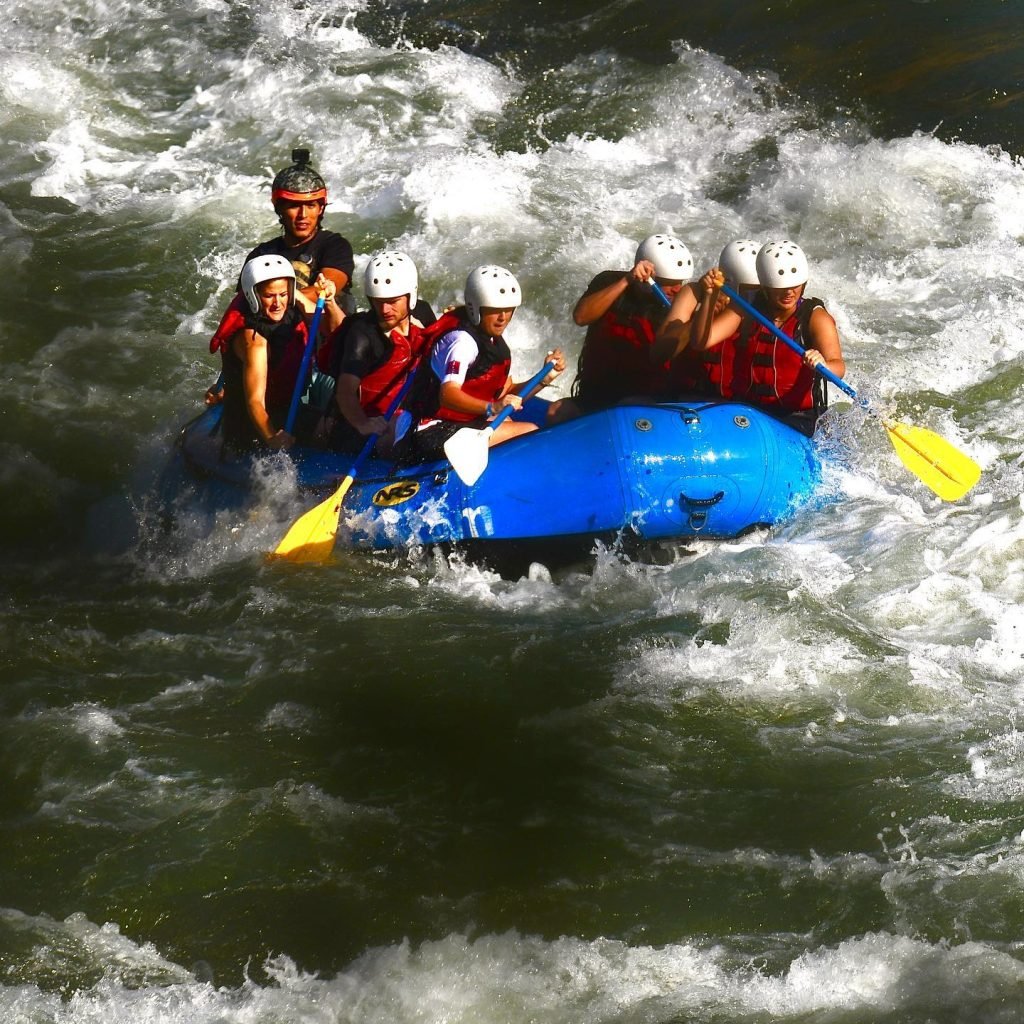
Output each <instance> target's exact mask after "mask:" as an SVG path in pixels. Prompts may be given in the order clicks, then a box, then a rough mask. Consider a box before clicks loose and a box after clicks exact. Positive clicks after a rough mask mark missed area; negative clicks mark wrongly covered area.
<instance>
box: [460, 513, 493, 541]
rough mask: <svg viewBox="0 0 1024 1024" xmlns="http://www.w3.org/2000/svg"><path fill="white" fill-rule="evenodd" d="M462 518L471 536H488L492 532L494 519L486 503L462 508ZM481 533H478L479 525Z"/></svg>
mask: <svg viewBox="0 0 1024 1024" xmlns="http://www.w3.org/2000/svg"><path fill="white" fill-rule="evenodd" d="M462 518H463V519H465V520H466V526H467V528H468V529H469V535H470V536H471V537H474V538H476V537H481V536H482V537H490V536H492V535H493V534H494V520H493V519H492V517H491V509H490V506H488V505H478V506H477V507H476V508H464V509H463V510H462ZM481 526H482V527H483V531H484V532H483V533H482V534H481V533H480V527H481Z"/></svg>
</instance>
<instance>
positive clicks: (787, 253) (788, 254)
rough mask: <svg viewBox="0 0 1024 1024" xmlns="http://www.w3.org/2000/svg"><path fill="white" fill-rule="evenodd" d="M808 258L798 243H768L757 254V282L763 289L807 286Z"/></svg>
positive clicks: (784, 241)
mask: <svg viewBox="0 0 1024 1024" xmlns="http://www.w3.org/2000/svg"><path fill="white" fill-rule="evenodd" d="M809 276H810V273H809V271H808V267H807V257H806V256H805V255H804V251H803V249H801V248H800V246H799V245H797V244H796V242H791V241H789V239H788V238H784V239H783V240H782V241H780V242H766V243H765V244H764V245H763V246H761V251H760V252H759V253H758V254H757V280H758V282H759V283H760V285H761V287H762V288H795V287H797V286H798V285H801V284H807V278H808V277H809Z"/></svg>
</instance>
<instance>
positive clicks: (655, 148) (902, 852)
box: [0, 0, 1024, 1024]
mask: <svg viewBox="0 0 1024 1024" xmlns="http://www.w3.org/2000/svg"><path fill="white" fill-rule="evenodd" d="M0 11H2V13H3V14H4V20H5V46H4V51H3V53H2V55H0V71H2V75H0V130H2V132H3V138H4V141H5V145H4V146H3V148H2V150H0V224H2V231H0V254H2V256H3V267H4V275H3V280H4V284H5V289H4V301H3V302H2V303H0V348H2V353H3V367H4V369H3V376H4V385H3V393H4V399H3V404H2V407H0V409H2V412H0V423H2V425H3V431H2V434H0V556H2V564H3V573H2V583H0V617H2V618H0V622H2V630H0V638H2V639H0V710H2V718H0V729H2V737H0V738H2V742H0V766H2V777H3V785H2V787H0V820H2V823H3V836H4V841H3V843H2V844H0V1019H2V1020H3V1021H5V1022H17V1024H22V1022H25V1024H28V1022H32V1024H41V1022H59V1024H84V1022H103V1024H108V1022H112V1021H125V1022H129V1021H131V1022H139V1021H150V1022H160V1024H164V1022H167V1024H192V1022H199V1024H293V1022H294V1024H298V1022H303V1024H305V1022H317V1024H319V1022H359V1024H364V1022H383V1021H388V1022H399V1024H402V1022H440V1021H445V1022H459V1024H462V1022H477V1021H481V1022H482V1021H487V1022H492V1021H502V1022H524V1024H525V1022H552V1024H553V1022H580V1024H583V1022H587V1024H593V1022H609V1024H611V1022H615V1024H655V1022H658V1024H660V1022H666V1024H667V1022H684V1021H685V1022H694V1024H698V1022H699V1024H711V1022H715V1024H719V1022H726V1021H728V1022H750V1024H753V1022H757V1024H761V1022H768V1021H781V1022H810V1021H813V1022H815V1024H825V1022H827V1024H833V1022H835V1024H840V1022H841V1024H848V1022H853V1021H857V1022H860V1021H867V1020H870V1021H874V1022H887V1024H897V1022H898V1024H931V1022H943V1024H945V1022H950V1024H953V1022H956V1024H960V1022H963V1024H967V1022H970V1024H976V1022H985V1024H988V1022H999V1024H1002V1022H1007V1024H1008V1022H1011V1021H1013V1022H1016V1021H1019V1020H1020V1019H1021V1016H1022V1014H1024V781H1022V768H1024V740H1022V738H1021V733H1020V731H1019V725H1020V722H1019V717H1020V709H1021V702H1022V697H1024V690H1022V687H1024V615H1022V613H1021V607H1020V602H1021V596H1022V593H1024V509H1022V498H1021V493H1022V479H1024V465H1022V457H1021V445H1020V440H1019V435H1020V423H1021V422H1022V414H1024V410H1022V408H1021V405H1022V402H1021V396H1020V392H1021V384H1022V383H1024V362H1022V353H1024V330H1022V327H1021V322H1022V316H1024V283H1022V282H1024V167H1022V165H1021V163H1020V162H1019V160H1018V159H1017V155H1016V154H1017V153H1019V152H1020V151H1021V143H1022V139H1021V135H1020V129H1019V127H1018V123H1019V121H1020V117H1019V114H1020V110H1019V106H1020V104H1019V99H1018V96H1019V93H1020V86H1021V83H1020V81H1019V60H1018V59H1017V53H1018V52H1019V50H1018V48H1016V47H1015V46H1014V40H1016V39H1018V38H1019V34H1020V31H1021V29H1022V27H1024V11H1022V10H1021V5H1020V4H1018V3H1015V2H1014V3H1010V2H995V0H987V2H984V3H977V4H972V5H966V4H961V3H955V2H953V0H935V2H930V3H929V2H922V3H915V2H910V0H904V2H898V3H891V4H887V5H882V4H877V3H874V2H867V0H859V2H855V3H850V4H844V5H833V4H826V3H824V2H820V0H819V2H810V0H808V2H804V3H796V2H783V3H779V4H777V5H776V4H772V5H771V6H770V7H765V6H764V5H761V4H754V3H750V2H745V0H734V2H729V0H726V2H723V3H719V4H717V5H714V6H713V7H712V8H709V9H707V10H706V11H703V10H697V11H693V10H688V9H683V8H680V7H679V5H676V4H671V5H670V4H668V3H665V2H653V3H645V4H639V3H632V2H627V0H611V2H608V3H605V4H603V5H597V6H595V4H594V3H593V2H590V0H588V2H587V3H583V2H581V0H567V2H564V3H561V4H558V5H553V4H547V3H536V4H530V5H526V4H522V3H515V4H513V3H509V2H505V3H499V2H495V3H480V2H472V3H471V2H468V0H460V2H447V3H441V2H438V0H427V2H422V3H421V2H408V3H405V4H398V3H389V4H375V3H371V2H366V3H359V2H345V0H322V2H299V0H291V2H289V0H267V2H265V3H261V4H248V3H241V2H236V3H225V2H222V0H198V2H196V3H190V4H185V3H182V2H180V0H133V2H132V3H130V4H129V3H127V2H125V0H71V2H69V3H66V4H64V5H61V6H60V8H59V9H53V8H45V7H41V6H40V5H38V4H35V3H29V2H27V0H3V2H2V3H0ZM301 144H305V145H308V146H309V147H310V148H311V149H312V150H313V153H314V160H315V163H316V164H317V166H319V167H320V168H321V170H322V171H323V172H324V174H325V176H326V177H327V179H328V184H329V188H330V198H331V201H330V206H329V209H328V214H327V225H328V226H329V227H331V228H334V229H335V230H340V231H342V232H343V233H344V234H345V235H346V236H347V237H348V238H349V239H350V240H351V241H352V243H353V245H354V248H355V251H356V253H357V268H361V266H362V265H363V264H364V263H365V260H366V259H367V257H368V255H369V254H370V253H371V252H373V251H374V250H376V249H378V248H381V247H383V246H398V247H401V248H403V249H405V250H406V251H408V252H409V253H410V254H412V255H413V257H414V258H415V259H416V261H417V263H418V264H419V266H420V269H421V293H422V294H423V295H424V296H425V297H426V298H427V299H428V300H430V301H431V302H432V303H433V304H434V305H435V306H443V305H445V304H447V303H449V302H452V301H454V300H455V299H456V298H458V291H459V288H460V286H461V284H462V282H463V281H464V279H465V275H466V273H467V271H468V270H469V269H470V268H471V267H472V266H474V265H476V264H478V263H482V262H486V261H492V260H493V261H496V262H499V263H502V264H505V265H507V266H510V267H512V268H513V269H514V270H515V271H516V273H517V274H518V275H519V277H520V280H521V281H522V283H523V286H524V291H525V296H526V304H525V306H524V307H523V309H522V310H521V311H520V313H519V314H518V315H517V317H516V320H515V322H514V324H513V326H512V328H511V330H510V341H511V343H512V347H513V350H514V357H515V365H516V372H517V374H520V372H521V373H522V375H525V373H527V372H529V371H532V369H534V368H535V367H536V366H538V365H539V364H540V360H541V359H542V356H543V354H544V352H545V351H546V350H547V349H548V348H549V347H550V345H551V344H552V343H554V342H558V343H560V344H562V345H563V346H564V347H565V348H566V349H567V351H568V352H569V354H570V357H574V356H575V355H576V353H578V351H579V345H580V340H581V335H580V332H579V331H578V330H577V329H576V328H574V327H573V326H572V324H571V320H570V315H569V313H570V310H571V308H572V305H573V303H574V302H575V299H576V297H577V296H578V295H579V293H580V292H581V290H582V289H583V287H584V286H585V285H586V283H587V281H588V280H589V279H590V277H591V276H592V274H593V273H594V272H595V271H596V270H598V269H602V268H605V267H615V266H626V265H627V263H628V260H629V258H630V256H631V254H632V251H633V249H634V247H635V245H636V243H637V241H639V239H641V238H642V237H644V236H645V235H647V234H649V233H651V232H654V231H672V232H674V233H675V234H678V235H679V236H680V237H681V238H682V239H683V240H684V241H685V242H686V243H687V244H688V245H689V247H690V248H691V250H692V252H693V253H694V255H695V257H696V262H697V264H698V265H699V266H700V267H702V268H703V267H705V266H707V265H709V264H710V263H711V262H713V261H714V260H715V258H716V255H717V253H718V251H719V250H720V249H721V247H722V245H723V244H724V243H725V242H726V241H728V240H729V239H731V238H734V237H738V236H748V235H749V236H752V237H755V238H759V239H762V240H766V239H769V238H772V237H780V236H782V237H785V236H788V237H792V238H795V239H796V240H797V241H799V242H800V244H801V245H802V246H803V247H804V249H805V250H806V251H807V253H808V255H809V257H810V260H811V263H812V281H811V291H812V292H813V293H814V294H817V295H820V296H822V297H823V298H825V299H826V301H827V303H828V305H829V308H830V309H831V310H832V311H833V312H834V314H835V316H836V319H837V322H838V324H839V328H840V331H841V334H842V337H843V340H844V348H845V354H846V357H847V364H848V367H849V371H848V376H849V379H850V380H851V382H852V383H853V384H854V386H855V387H857V388H858V389H859V390H860V391H861V392H862V393H863V394H864V395H866V396H868V397H869V398H870V399H871V401H872V402H873V403H874V404H875V405H876V407H878V408H880V409H882V410H885V411H887V412H889V413H891V414H892V415H895V416H897V417H899V418H900V419H902V420H904V421H906V422H910V423H913V424H917V425H920V426H923V427H926V428H928V429H930V430H934V431H937V432H939V433H941V434H943V435H944V436H946V437H947V438H949V439H950V440H951V441H952V442H953V443H954V444H956V445H957V446H958V447H960V448H961V449H962V450H964V451H965V452H967V453H968V454H969V455H970V456H971V457H972V458H974V459H975V460H977V461H978V462H979V463H980V464H981V465H982V467H983V469H984V473H983V476H982V479H981V482H980V483H979V484H978V486H977V487H976V488H975V489H974V490H973V491H972V492H971V493H970V495H968V496H967V497H966V498H965V499H963V500H962V501H960V502H958V503H955V504H943V503H942V502H940V501H939V500H938V499H937V498H936V497H934V496H933V495H932V494H931V492H930V491H928V490H927V489H926V488H924V487H922V486H921V485H920V483H918V482H917V481H916V479H915V478H914V477H913V475H912V474H910V473H908V472H907V471H906V470H905V468H904V467H903V466H902V465H901V464H900V462H899V461H898V459H897V458H896V457H895V455H894V454H893V452H892V449H891V447H890V445H889V443H888V441H887V439H886V436H885V433H884V431H883V430H882V429H881V428H880V427H879V425H878V423H877V421H876V420H874V419H872V418H870V417H865V416H864V415H862V414H860V413H855V412H853V411H846V412H839V413H838V414H836V415H835V417H834V422H833V424H832V429H831V431H830V433H829V436H828V438H827V439H823V440H822V442H821V444H822V448H823V454H824V455H825V456H826V458H827V470H826V484H825V489H824V493H823V500H822V501H821V502H820V503H818V504H816V505H815V506H814V507H813V508H810V509H808V510H806V511H805V512H803V513H802V514H801V515H800V516H799V517H798V518H796V519H795V520H793V521H792V522H790V523H788V524H786V525H785V526H783V527H781V528H779V529H777V530H775V531H773V532H771V533H758V534H755V535H753V536H750V537H747V538H744V539H742V540H741V541H736V542H733V543H719V544H715V543H700V544H696V545H693V546H691V547H690V548H689V549H687V550H686V551H679V552H676V553H675V554H674V556H673V557H671V558H667V559H666V560H665V561H664V562H663V564H657V565H649V564H640V563H633V562H630V561H628V560H627V559H624V558H622V557H620V556H619V555H618V554H617V553H616V552H614V551H605V550H602V551H598V552H597V553H596V556H595V559H594V561H593V563H592V564H590V563H588V564H586V565H582V566H579V567H577V568H573V569H570V570H567V571H562V572H558V573H554V574H553V573H552V572H550V571H548V569H547V568H545V567H544V566H543V565H535V566H534V567H533V568H532V569H531V570H530V572H529V574H527V575H524V576H523V577H522V578H518V579H503V578H502V577H500V576H498V575H496V574H494V573H493V572H491V571H489V570H487V569H486V568H482V567H479V566H473V565H468V564H464V563H462V562H460V561H458V560H446V559H443V558H441V557H439V556H435V555H433V554H431V553H429V552H413V553H411V554H410V555H409V556H408V557H406V556H402V557H398V558H370V557H365V556H354V555H351V554H345V553H341V554H339V557H338V558H337V559H336V561H335V563H334V564H332V565H330V566H327V567H315V568H297V567H284V568H282V567H270V566H267V565H266V564H264V561H263V558H262V554H263V552H264V551H266V550H267V549H268V547H272V546H273V544H274V543H275V542H276V540H277V538H278V537H279V536H280V533H281V530H282V527H283V525H286V524H287V523H288V522H289V521H290V519H291V518H293V517H294V515H295V514H296V513H297V512H298V511H299V509H300V507H301V506H300V505H299V503H298V499H297V498H296V495H295V492H294V488H293V486H292V485H293V481H292V478H291V477H290V475H289V473H288V471H287V467H286V466H284V465H281V464H280V463H272V464H271V465H269V466H268V468H267V471H266V474H265V479H264V480H263V501H262V502H261V503H260V504H259V505H258V507H256V508H255V509H253V510H252V512H251V513H248V514H245V515H239V514H237V513H236V514H233V515H220V516H210V515H205V514H201V513H200V512H199V511H198V510H190V509H189V508H188V507H185V508H183V509H182V510H181V516H180V519H179V523H178V529H177V530H176V531H175V532H174V533H172V534H169V535H168V534H165V533H164V532H162V530H161V529H160V525H159V521H158V517H157V516H155V514H154V500H153V491H154V486H155V481H156V480H157V478H158V477H159V474H160V471H161V469H162V467H163V465H164V464H165V462H166V459H167V453H168V451H169V447H170V444H171V441H172V438H173V437H174V435H175V432H176V430H177V428H178V427H179V426H180V424H181V423H182V422H184V421H185V420H186V419H188V418H189V417H190V416H191V415H192V414H193V413H194V412H195V411H196V409H197V407H198V403H199V402H200V400H201V396H202V392H203V391H204V389H205V388H206V386H207V385H208V384H209V383H211V381H212V380H213V378H214V377H215V376H216V371H217V368H216V366H215V364H214V362H213V361H212V359H211V357H210V356H209V353H208V351H207V348H206V340H207V338H208V337H209V334H210V332H211V331H212V328H213V327H214V325H215V324H216V321H217V319H218V317H219V312H220V310H221V309H222V307H223V305H224V303H225V301H226V299H227V297H228V295H229V294H230V290H231V287H232V282H233V280H234V278H235V275H236V274H237V272H238V268H239V263H240V260H241V258H242V256H243V255H244V253H245V252H247V251H248V248H249V247H250V246H251V245H252V244H254V243H255V242H256V241H258V240H261V239H263V238H267V237H269V236H271V235H272V234H273V233H274V229H275V221H274V216H273V212H272V210H271V208H270V204H269V193H268V186H269V181H270V178H271V177H272V174H273V171H274V170H275V169H276V168H278V167H280V166H282V165H283V164H284V163H286V162H287V159H288V153H289V151H290V149H291V148H292V147H293V146H294V145H301ZM357 280H358V270H357Z"/></svg>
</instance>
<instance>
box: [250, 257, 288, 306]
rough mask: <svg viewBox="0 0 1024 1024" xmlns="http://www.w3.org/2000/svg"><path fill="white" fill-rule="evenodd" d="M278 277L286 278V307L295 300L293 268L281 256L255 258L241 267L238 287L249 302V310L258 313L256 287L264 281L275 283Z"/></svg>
mask: <svg viewBox="0 0 1024 1024" xmlns="http://www.w3.org/2000/svg"><path fill="white" fill-rule="evenodd" d="M279 277H286V278H288V280H289V282H291V283H290V284H289V285H288V305H289V306H290V305H291V304H292V302H293V301H294V300H295V268H294V267H293V266H292V265H291V263H289V262H288V260H286V259H285V258H284V257H283V256H256V257H255V258H253V259H251V260H249V262H248V263H246V265H245V266H244V267H242V276H241V278H240V279H239V282H238V286H239V287H240V288H241V289H242V294H243V295H244V296H245V297H246V299H247V300H248V302H249V308H250V309H251V310H252V311H253V312H254V313H258V312H259V311H260V297H259V296H258V295H257V294H256V285H258V284H263V283H264V282H265V281H276V280H277V279H278V278H279Z"/></svg>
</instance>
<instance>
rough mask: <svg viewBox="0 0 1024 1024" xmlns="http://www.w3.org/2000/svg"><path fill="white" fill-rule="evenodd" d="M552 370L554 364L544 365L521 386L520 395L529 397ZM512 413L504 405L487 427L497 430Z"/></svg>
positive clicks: (507, 406) (511, 410) (510, 408)
mask: <svg viewBox="0 0 1024 1024" xmlns="http://www.w3.org/2000/svg"><path fill="white" fill-rule="evenodd" d="M554 368H555V364H554V363H545V364H544V365H543V366H542V367H541V368H540V369H539V370H538V371H537V372H536V373H535V374H534V375H533V376H532V377H531V378H530V379H529V380H528V381H527V382H526V383H525V384H524V385H522V389H521V391H520V394H522V395H524V396H529V394H530V392H531V391H533V389H534V388H536V387H537V386H538V385H539V384H540V383H541V381H543V380H544V378H545V377H546V376H547V375H548V374H549V373H550V372H551V371H552V370H553V369H554ZM523 400H524V401H525V400H526V399H525V398H524V399H523ZM513 412H515V410H514V409H513V408H512V406H511V405H506V406H505V408H504V409H502V410H501V412H499V413H498V415H497V416H495V417H494V419H493V420H491V422H490V423H488V424H487V426H488V427H489V428H490V429H491V430H497V429H498V425H499V424H501V423H503V422H504V421H505V420H506V419H507V418H508V417H509V416H511V415H512V413H513Z"/></svg>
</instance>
